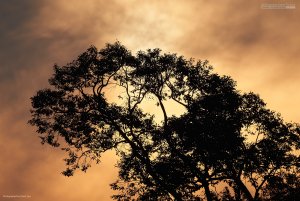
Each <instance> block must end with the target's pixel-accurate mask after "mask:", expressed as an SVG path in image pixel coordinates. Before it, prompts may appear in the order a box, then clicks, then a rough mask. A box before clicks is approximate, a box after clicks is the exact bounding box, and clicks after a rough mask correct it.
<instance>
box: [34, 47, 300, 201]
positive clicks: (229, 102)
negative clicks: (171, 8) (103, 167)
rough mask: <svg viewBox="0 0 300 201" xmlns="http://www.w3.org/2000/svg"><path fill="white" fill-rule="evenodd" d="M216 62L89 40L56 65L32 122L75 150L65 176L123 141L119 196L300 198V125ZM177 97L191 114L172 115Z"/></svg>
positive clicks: (50, 140) (46, 136)
mask: <svg viewBox="0 0 300 201" xmlns="http://www.w3.org/2000/svg"><path fill="white" fill-rule="evenodd" d="M212 70H213V68H212V67H211V66H210V65H209V64H208V62H207V61H198V62H195V61H194V60H193V59H190V60H187V59H185V58H184V57H182V56H177V55H176V54H161V51H160V50H159V49H154V50H147V51H146V52H142V51H140V52H138V53H137V55H136V56H133V55H132V54H131V53H130V51H128V50H127V49H126V48H125V47H124V46H122V45H121V44H120V43H119V42H117V43H115V44H107V45H106V47H105V48H104V49H101V50H100V51H98V50H97V49H96V48H95V47H91V48H89V49H88V50H87V51H86V52H84V53H83V54H81V55H80V56H79V57H78V59H76V60H75V61H73V62H71V63H69V64H67V65H66V66H62V67H60V66H57V65H55V66H54V75H53V76H52V78H51V79H50V80H49V83H50V85H51V86H52V87H51V88H49V89H43V90H40V91H38V92H37V94H36V95H35V96H34V97H32V98H31V101H32V108H33V109H32V110H31V113H32V119H31V120H30V121H29V123H30V124H32V125H34V126H36V127H37V132H38V133H39V135H40V138H41V139H42V143H43V144H44V143H47V144H50V145H52V146H54V147H60V146H61V147H62V149H63V150H65V151H66V152H68V155H69V157H68V158H66V159H65V161H66V165H67V169H66V170H65V171H64V172H63V174H64V175H66V176H72V175H73V173H74V171H75V170H76V169H81V170H82V171H86V170H87V169H88V167H90V165H91V163H92V161H95V162H97V163H98V162H99V161H100V156H101V154H102V153H103V152H106V151H107V150H115V151H116V153H117V155H118V156H119V162H118V167H119V179H118V180H117V181H116V182H115V183H113V184H111V186H112V188H113V189H115V190H117V193H118V194H117V195H114V196H113V198H114V199H116V200H178V201H180V200H201V199H206V200H208V201H211V200H218V199H220V200H229V199H231V200H242V199H243V200H268V199H273V198H276V196H277V197H278V194H282V193H283V192H284V195H285V197H286V198H289V199H290V198H296V197H297V196H298V197H297V198H299V166H300V164H299V155H298V153H299V152H298V151H299V147H300V140H299V139H300V138H299V134H300V127H299V125H297V124H294V123H285V122H284V121H283V120H282V118H281V117H280V115H279V114H277V113H275V112H273V111H271V110H268V109H267V108H266V107H265V103H264V102H263V101H262V100H261V99H260V98H259V96H258V95H255V94H253V93H241V92H239V91H238V90H236V88H235V86H236V85H235V82H234V81H233V80H232V79H231V78H230V77H228V76H220V75H218V74H216V73H213V72H212ZM108 90H111V91H114V92H115V93H118V95H119V101H115V102H113V101H111V100H110V99H109V97H107V92H108ZM170 101H172V102H175V103H177V104H178V107H182V108H184V112H183V114H181V115H180V116H174V115H172V116H171V115H169V114H168V110H167V109H166V104H168V102H170ZM145 102H148V103H149V104H150V103H151V104H152V103H155V104H156V106H157V108H158V109H159V110H160V111H161V113H162V114H163V120H162V122H158V121H157V119H156V117H155V115H153V114H150V113H147V112H145V111H144V110H143V107H142V105H143V104H144V103H145ZM61 144H63V145H61ZM221 182H222V183H225V184H227V185H226V187H224V189H223V191H222V189H221V191H218V192H221V193H219V195H218V192H217V191H216V190H215V189H218V188H219V189H220V188H223V187H221V185H218V184H220V183H221ZM216 186H217V188H214V187H216ZM222 186H224V185H222ZM230 189H231V190H230ZM250 189H254V190H253V191H251V190H250ZM203 193H204V194H203ZM203 196H204V198H203Z"/></svg>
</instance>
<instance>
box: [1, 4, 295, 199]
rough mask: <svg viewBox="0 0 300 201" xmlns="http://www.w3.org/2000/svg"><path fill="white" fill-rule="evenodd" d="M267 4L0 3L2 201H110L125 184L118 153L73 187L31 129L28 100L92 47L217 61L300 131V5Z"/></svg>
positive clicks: (56, 154)
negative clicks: (117, 46) (55, 71)
mask: <svg viewBox="0 0 300 201" xmlns="http://www.w3.org/2000/svg"><path fill="white" fill-rule="evenodd" d="M264 2H267V1H265V0H253V1H248V0H222V1H219V2H218V3H217V2H216V1H214V2H208V1H205V0H177V1H175V0H160V1H158V0H128V1H124V0H114V1H105V0H102V1H100V0H84V1H83V0H82V1H79V0H73V1H71V0H52V1H46V0H29V1H23V0H7V1H5V0H4V1H1V2H0V15H1V17H0V61H1V62H0V92H1V98H0V109H1V110H0V114H1V115H0V161H1V165H0V200H30V201H40V200H43V201H50V200H64V201H82V200H88V201H108V200H111V199H110V195H111V194H112V191H111V190H110V188H109V183H111V182H113V181H114V179H115V178H116V176H117V171H116V169H114V163H115V162H116V158H115V157H113V156H114V155H113V153H107V154H105V155H104V156H103V158H102V163H101V165H97V166H94V167H92V168H91V169H90V170H89V171H88V172H87V173H86V174H83V173H80V172H78V173H77V174H75V176H74V177H71V178H67V177H64V176H62V175H61V174H60V172H61V171H62V170H64V162H63V161H62V159H63V153H62V152H61V151H60V150H55V149H53V148H51V147H48V146H42V145H40V143H39V138H38V137H37V135H36V134H35V129H34V128H32V127H30V126H29V125H27V124H26V122H27V121H28V119H29V118H30V114H29V109H30V101H29V98H30V97H31V96H33V95H34V93H35V92H36V91H37V90H38V89H41V88H43V87H47V79H48V78H49V77H50V76H51V74H52V66H53V64H54V63H58V64H61V65H63V64H65V63H67V62H70V61H72V60H73V59H75V58H76V57H77V55H78V54H79V53H81V52H83V51H85V50H86V49H87V48H88V47H89V46H90V45H92V44H93V45H96V46H97V47H98V48H102V47H103V46H104V44H105V43H107V42H115V41H116V40H119V41H120V42H121V43H122V44H124V45H125V46H126V47H127V48H128V49H130V50H132V51H133V52H135V51H137V50H140V49H142V50H145V49H147V48H156V47H159V48H161V49H162V50H163V51H164V52H176V53H178V54H181V55H184V56H186V57H194V58H196V59H208V60H209V61H210V63H211V64H212V65H213V66H214V67H215V71H216V72H219V73H221V74H226V75H231V76H232V77H233V78H234V79H235V80H236V81H237V83H238V88H239V89H240V90H242V91H246V92H249V91H254V92H256V93H259V94H260V95H261V97H262V98H263V99H264V100H265V101H266V102H267V105H268V107H269V108H271V109H273V110H276V111H278V112H280V113H281V114H282V116H283V117H284V118H285V119H286V120H287V121H294V122H300V110H299V106H298V104H299V103H300V79H299V77H300V37H299V36H300V23H299V19H300V12H299V9H298V8H297V6H300V4H299V5H298V4H297V2H296V1H288V2H292V3H296V9H293V10H263V9H261V8H260V7H261V4H262V3H264ZM268 2H275V0H273V1H268ZM282 2H285V1H282ZM171 109H172V108H170V110H171ZM3 195H29V196H31V197H30V198H17V199H13V198H4V197H3Z"/></svg>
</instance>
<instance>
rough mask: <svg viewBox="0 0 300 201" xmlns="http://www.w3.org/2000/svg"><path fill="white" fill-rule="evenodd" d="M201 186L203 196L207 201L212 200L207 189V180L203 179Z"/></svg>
mask: <svg viewBox="0 0 300 201" xmlns="http://www.w3.org/2000/svg"><path fill="white" fill-rule="evenodd" d="M202 184H203V186H204V190H205V196H206V199H207V201H213V199H212V196H211V193H210V190H209V184H208V182H207V181H206V180H205V181H203V182H202Z"/></svg>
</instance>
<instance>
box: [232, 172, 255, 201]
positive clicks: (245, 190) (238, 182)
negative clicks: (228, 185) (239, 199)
mask: <svg viewBox="0 0 300 201" xmlns="http://www.w3.org/2000/svg"><path fill="white" fill-rule="evenodd" d="M234 181H235V183H236V185H237V186H238V187H239V189H240V190H241V191H242V193H243V195H244V196H245V198H246V199H247V200H249V201H254V198H253V197H252V194H251V193H250V191H249V190H248V188H247V186H245V184H244V183H243V182H242V180H241V178H239V177H237V178H235V179H234Z"/></svg>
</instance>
